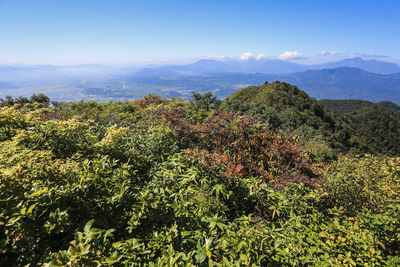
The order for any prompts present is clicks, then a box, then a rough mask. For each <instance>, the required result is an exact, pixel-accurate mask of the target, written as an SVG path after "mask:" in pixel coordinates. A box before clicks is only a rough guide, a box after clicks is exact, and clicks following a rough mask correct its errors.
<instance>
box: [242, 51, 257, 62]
mask: <svg viewBox="0 0 400 267" xmlns="http://www.w3.org/2000/svg"><path fill="white" fill-rule="evenodd" d="M239 59H240V60H250V59H254V56H253V54H252V53H250V52H245V53H243V55H241V56H240V57H239Z"/></svg>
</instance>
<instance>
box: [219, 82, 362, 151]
mask: <svg viewBox="0 0 400 267" xmlns="http://www.w3.org/2000/svg"><path fill="white" fill-rule="evenodd" d="M222 108H223V109H224V110H226V111H228V112H235V113H238V114H240V115H247V116H251V117H254V118H256V119H258V120H261V121H267V122H268V123H269V125H270V128H272V129H275V130H280V131H284V132H296V133H297V134H300V135H303V136H307V137H310V138H313V137H317V136H323V138H324V140H325V141H326V142H327V144H328V145H329V146H330V147H332V148H334V149H338V150H340V151H346V150H348V149H349V148H350V147H353V146H355V144H352V141H351V140H350V137H351V135H352V133H351V129H350V127H348V125H347V124H346V123H345V122H344V121H343V120H342V119H340V118H339V117H338V116H336V115H334V114H333V113H331V112H329V111H328V110H327V109H326V108H325V107H324V106H323V105H322V104H320V103H319V102H318V101H317V100H315V99H314V98H311V97H310V96H308V95H307V94H306V93H305V92H304V91H301V90H299V89H298V88H297V87H296V86H293V85H290V84H288V83H281V82H274V83H271V84H264V85H261V86H250V87H247V88H243V89H241V90H238V91H236V92H235V93H233V94H232V95H231V96H229V97H228V98H226V99H225V100H224V101H223V103H222Z"/></svg>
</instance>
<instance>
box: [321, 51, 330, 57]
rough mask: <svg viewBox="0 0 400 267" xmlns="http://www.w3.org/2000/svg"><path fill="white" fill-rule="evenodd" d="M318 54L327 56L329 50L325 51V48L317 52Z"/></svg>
mask: <svg viewBox="0 0 400 267" xmlns="http://www.w3.org/2000/svg"><path fill="white" fill-rule="evenodd" d="M319 55H320V56H327V55H329V52H326V51H325V50H322V51H321V53H319Z"/></svg>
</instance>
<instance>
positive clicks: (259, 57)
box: [256, 54, 267, 60]
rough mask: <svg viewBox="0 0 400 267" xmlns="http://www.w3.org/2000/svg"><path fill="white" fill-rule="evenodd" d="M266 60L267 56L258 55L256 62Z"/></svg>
mask: <svg viewBox="0 0 400 267" xmlns="http://www.w3.org/2000/svg"><path fill="white" fill-rule="evenodd" d="M266 58H267V56H266V55H264V54H258V55H257V56H256V60H263V59H266Z"/></svg>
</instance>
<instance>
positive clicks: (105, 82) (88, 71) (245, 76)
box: [0, 58, 400, 104]
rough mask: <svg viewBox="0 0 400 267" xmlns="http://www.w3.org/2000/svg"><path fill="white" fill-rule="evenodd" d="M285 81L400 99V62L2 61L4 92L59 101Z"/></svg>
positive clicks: (323, 91) (339, 93) (315, 89)
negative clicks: (149, 63) (12, 63)
mask: <svg viewBox="0 0 400 267" xmlns="http://www.w3.org/2000/svg"><path fill="white" fill-rule="evenodd" d="M266 81H268V82H273V81H284V82H288V83H291V84H294V85H296V86H298V87H299V88H300V89H302V90H304V91H305V92H307V93H308V94H309V95H311V96H312V97H315V98H318V99H322V98H330V99H362V100H368V101H373V102H379V101H385V100H389V101H392V102H394V103H397V104H399V103H400V66H399V65H397V64H394V63H390V62H384V61H378V60H364V59H362V58H352V59H344V60H341V61H336V62H328V63H324V64H314V65H305V64H298V63H293V62H289V61H283V60H269V59H267V60H246V61H244V60H226V61H218V60H214V59H203V60H199V61H197V62H195V63H191V64H184V65H164V66H148V67H146V68H142V69H138V68H135V67H115V66H102V65H77V66H51V65H36V66H0V97H4V96H6V95H12V96H20V95H24V96H29V95H32V94H33V93H45V94H47V95H49V96H50V97H51V98H52V99H54V100H58V101H77V100H96V101H109V100H123V99H132V98H140V97H142V96H143V95H145V94H149V93H152V94H157V95H160V96H162V97H182V98H186V99H187V98H189V97H190V95H191V92H192V91H195V92H199V93H205V92H209V91H211V92H213V93H214V94H216V95H217V96H219V97H221V98H225V97H227V96H229V95H230V94H232V93H233V92H234V91H236V90H237V89H240V88H243V87H246V86H250V85H259V84H263V83H264V82H266Z"/></svg>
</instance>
